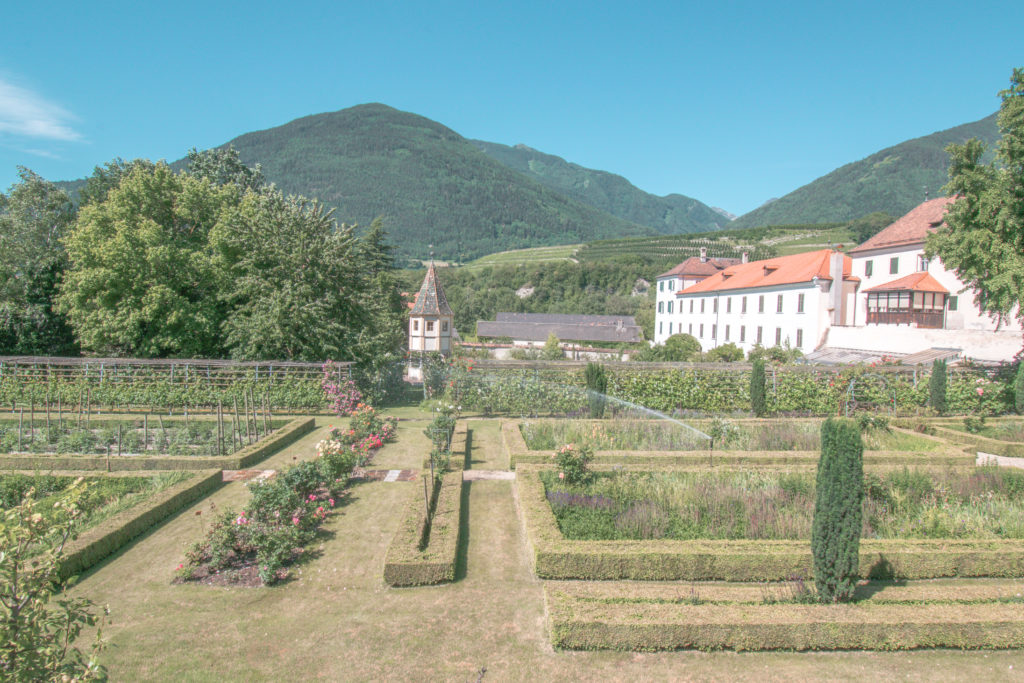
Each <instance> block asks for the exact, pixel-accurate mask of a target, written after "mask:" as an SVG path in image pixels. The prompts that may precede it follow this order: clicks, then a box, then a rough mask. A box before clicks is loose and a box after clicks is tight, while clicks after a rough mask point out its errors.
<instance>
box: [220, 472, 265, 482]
mask: <svg viewBox="0 0 1024 683" xmlns="http://www.w3.org/2000/svg"><path fill="white" fill-rule="evenodd" d="M275 474H277V470H224V471H223V472H221V481H266V480H267V479H271V478H273V476H274V475H275Z"/></svg>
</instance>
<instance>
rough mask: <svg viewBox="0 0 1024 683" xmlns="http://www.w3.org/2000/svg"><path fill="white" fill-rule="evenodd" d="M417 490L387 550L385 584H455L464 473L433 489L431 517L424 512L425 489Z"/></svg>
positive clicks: (451, 474)
mask: <svg viewBox="0 0 1024 683" xmlns="http://www.w3.org/2000/svg"><path fill="white" fill-rule="evenodd" d="M424 476H429V475H427V474H425V475H424ZM414 489H415V490H414V491H413V495H412V496H411V497H410V499H409V502H408V503H407V504H406V507H405V511H404V513H403V514H402V521H401V522H400V523H399V527H398V531H397V532H395V536H394V538H393V539H391V545H390V546H388V552H387V557H386V558H385V559H384V581H385V583H387V584H389V585H391V586H399V587H401V586H427V585H431V584H438V583H445V582H448V581H454V580H455V559H456V554H457V551H458V547H459V534H460V527H459V520H460V516H461V514H462V470H458V471H456V472H448V473H447V474H445V475H444V476H443V477H442V478H441V481H440V483H439V484H438V485H437V486H435V487H434V493H433V495H432V498H433V499H434V500H433V501H432V505H431V508H432V511H433V514H432V515H429V516H428V515H427V514H426V511H425V510H424V505H423V494H422V485H420V486H415V487H414Z"/></svg>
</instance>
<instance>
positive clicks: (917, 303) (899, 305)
mask: <svg viewBox="0 0 1024 683" xmlns="http://www.w3.org/2000/svg"><path fill="white" fill-rule="evenodd" d="M946 301H947V298H946V295H945V294H941V293H934V292H871V293H869V294H868V310H869V311H910V310H916V311H941V310H942V309H943V308H945V307H946ZM948 302H949V310H951V311H955V310H956V309H957V298H956V297H955V296H951V297H948Z"/></svg>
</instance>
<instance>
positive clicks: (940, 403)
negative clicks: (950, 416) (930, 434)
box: [928, 360, 946, 415]
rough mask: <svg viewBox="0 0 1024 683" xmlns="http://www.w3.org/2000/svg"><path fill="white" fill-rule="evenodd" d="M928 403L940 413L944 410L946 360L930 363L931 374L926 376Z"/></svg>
mask: <svg viewBox="0 0 1024 683" xmlns="http://www.w3.org/2000/svg"><path fill="white" fill-rule="evenodd" d="M928 405H930V406H931V407H932V408H934V409H935V411H936V412H937V413H939V414H940V415H941V414H942V413H945V412H946V361H944V360H937V361H935V362H934V363H932V376H931V377H929V378H928Z"/></svg>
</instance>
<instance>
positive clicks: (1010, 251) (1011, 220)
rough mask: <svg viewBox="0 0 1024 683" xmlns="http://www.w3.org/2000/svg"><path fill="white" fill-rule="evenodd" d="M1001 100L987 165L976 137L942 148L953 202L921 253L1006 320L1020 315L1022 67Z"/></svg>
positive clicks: (1023, 271)
mask: <svg viewBox="0 0 1024 683" xmlns="http://www.w3.org/2000/svg"><path fill="white" fill-rule="evenodd" d="M1000 95H1001V96H1002V99H1003V101H1002V105H1001V106H1000V108H999V115H998V116H997V119H996V120H997V122H998V124H999V130H1000V133H1001V135H1002V137H1001V138H1000V140H999V141H998V142H997V143H996V160H995V162H994V163H989V164H985V163H982V155H983V154H984V151H985V148H984V145H983V143H982V142H980V141H979V140H976V139H971V140H968V141H967V142H966V143H964V144H962V145H957V144H953V145H949V147H947V151H948V152H949V156H950V166H949V183H948V184H947V185H946V187H945V191H946V193H947V194H948V195H950V196H955V197H956V198H957V199H956V201H955V202H954V203H953V204H952V206H951V207H950V209H949V212H948V213H947V214H946V225H947V226H948V227H947V228H946V229H944V230H937V231H936V232H935V233H933V234H932V235H930V236H929V237H928V242H927V253H928V255H929V256H938V257H939V258H940V259H942V262H943V264H944V265H945V266H946V267H947V268H951V269H953V270H955V271H956V273H957V275H958V276H959V278H960V279H961V280H962V281H963V282H964V284H966V285H968V286H969V287H971V288H973V289H974V290H975V292H977V294H976V296H975V304H977V305H978V307H979V308H980V309H981V310H983V311H987V312H988V313H990V314H992V315H994V316H997V317H999V318H1000V319H1006V318H1008V317H1009V316H1011V315H1017V316H1018V317H1020V316H1021V310H1020V307H1019V304H1020V301H1021V297H1022V295H1024V69H1020V68H1018V69H1014V70H1013V75H1012V76H1011V78H1010V87H1009V88H1008V89H1006V90H1004V91H1002V92H1001V93H1000Z"/></svg>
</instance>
